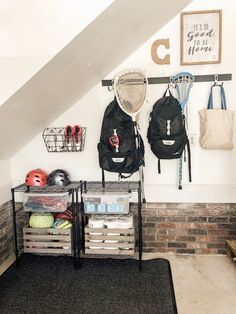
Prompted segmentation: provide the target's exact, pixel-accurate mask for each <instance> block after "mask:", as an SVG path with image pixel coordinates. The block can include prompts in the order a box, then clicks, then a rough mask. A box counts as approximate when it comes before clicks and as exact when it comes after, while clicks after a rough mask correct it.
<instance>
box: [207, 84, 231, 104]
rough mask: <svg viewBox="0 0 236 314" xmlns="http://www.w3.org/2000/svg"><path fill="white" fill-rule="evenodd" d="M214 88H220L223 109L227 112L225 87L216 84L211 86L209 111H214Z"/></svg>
mask: <svg viewBox="0 0 236 314" xmlns="http://www.w3.org/2000/svg"><path fill="white" fill-rule="evenodd" d="M213 87H220V98H221V109H223V110H227V107H226V97H225V90H224V87H223V85H215V84H214V85H212V86H211V91H210V96H209V100H208V105H207V109H213Z"/></svg>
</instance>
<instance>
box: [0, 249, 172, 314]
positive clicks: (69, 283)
mask: <svg viewBox="0 0 236 314" xmlns="http://www.w3.org/2000/svg"><path fill="white" fill-rule="evenodd" d="M0 313H2V314H13V313H14V314H26V313H31V314H36V313H42V314H45V313H50V314H54V313H55V314H62V313H63V314H64V313H65V314H66V313H75V314H77V313H81V314H112V313H114V314H123V313H124V314H129V313H130V314H136V313H142V314H149V313H150V314H154V313H158V314H175V313H177V308H176V303H175V295H174V288H173V283H172V276H171V269H170V264H169V262H168V261H167V260H165V259H155V260H150V261H143V270H142V272H139V271H138V262H137V261H135V260H127V259H125V260H117V259H84V260H83V264H82V268H81V269H80V270H75V269H74V266H73V262H72V260H71V258H70V257H62V256H60V257H51V256H50V257H46V256H34V255H26V254H25V255H23V257H22V258H21V261H20V265H19V266H18V267H17V266H16V265H15V264H14V265H12V266H11V267H10V268H9V269H8V270H7V271H6V272H5V273H4V274H3V275H2V276H1V277H0Z"/></svg>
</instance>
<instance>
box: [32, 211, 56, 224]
mask: <svg viewBox="0 0 236 314" xmlns="http://www.w3.org/2000/svg"><path fill="white" fill-rule="evenodd" d="M53 223H54V217H53V214H52V213H32V214H31V216H30V219H29V225H30V227H31V228H51V227H52V225H53Z"/></svg>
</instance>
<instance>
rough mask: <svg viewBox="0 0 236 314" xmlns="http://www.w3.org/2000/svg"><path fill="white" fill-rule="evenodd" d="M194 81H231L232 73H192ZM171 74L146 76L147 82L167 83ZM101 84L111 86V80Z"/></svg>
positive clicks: (103, 81)
mask: <svg viewBox="0 0 236 314" xmlns="http://www.w3.org/2000/svg"><path fill="white" fill-rule="evenodd" d="M194 78H195V80H194V82H211V81H213V82H214V81H216V80H217V81H231V80H232V73H227V74H205V75H194ZM170 79H171V76H162V77H148V84H168V83H170ZM102 86H112V80H102Z"/></svg>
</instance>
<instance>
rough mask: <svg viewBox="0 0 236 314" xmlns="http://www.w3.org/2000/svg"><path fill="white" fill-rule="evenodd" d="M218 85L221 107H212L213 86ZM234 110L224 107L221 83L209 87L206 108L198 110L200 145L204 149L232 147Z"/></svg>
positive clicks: (224, 99) (223, 93) (224, 101)
mask: <svg viewBox="0 0 236 314" xmlns="http://www.w3.org/2000/svg"><path fill="white" fill-rule="evenodd" d="M216 86H217V87H220V94H221V108H213V95H212V94H213V88H214V87H216ZM233 124H234V112H233V111H232V110H228V109H227V107H226V98H225V92H224V88H223V85H216V84H214V85H213V86H212V87H211V92H210V96H209V101H208V106H207V109H203V110H201V111H200V145H201V147H202V148H205V149H232V148H233Z"/></svg>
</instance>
